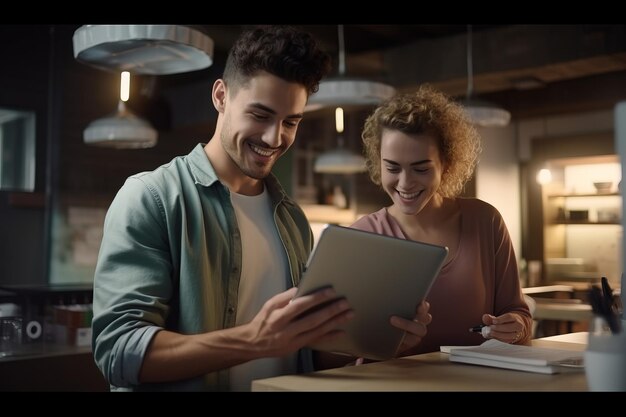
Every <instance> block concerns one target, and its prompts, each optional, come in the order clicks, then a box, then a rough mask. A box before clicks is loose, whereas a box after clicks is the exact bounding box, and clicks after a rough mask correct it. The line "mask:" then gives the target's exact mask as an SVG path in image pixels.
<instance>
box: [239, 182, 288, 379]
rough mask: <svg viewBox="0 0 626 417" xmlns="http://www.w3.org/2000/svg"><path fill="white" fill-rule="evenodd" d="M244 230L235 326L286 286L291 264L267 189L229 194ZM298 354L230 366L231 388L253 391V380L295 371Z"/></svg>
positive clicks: (242, 322) (254, 313) (248, 317)
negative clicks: (251, 388) (289, 263)
mask: <svg viewBox="0 0 626 417" xmlns="http://www.w3.org/2000/svg"><path fill="white" fill-rule="evenodd" d="M230 196H231V197H230V198H231V201H232V203H233V207H234V208H235V214H236V215H237V223H238V224H239V231H240V233H241V246H242V263H243V264H242V266H241V279H240V281H239V294H238V302H237V318H236V325H241V324H245V323H248V322H250V321H252V319H253V318H254V316H256V314H257V313H258V312H259V311H260V310H261V307H263V304H265V302H266V301H267V300H269V299H270V298H272V297H273V296H275V295H276V294H278V293H280V292H283V291H285V290H286V289H287V280H288V279H289V278H288V277H289V266H288V264H287V255H286V253H285V248H284V247H283V244H282V242H281V240H280V236H279V235H278V230H277V229H276V224H275V222H274V213H273V211H272V206H271V201H270V198H269V194H268V193H267V189H264V190H263V192H262V193H261V194H259V195H256V196H246V195H242V194H236V193H233V192H231V194H230ZM296 361H297V354H296V353H294V354H291V355H288V356H285V357H280V358H262V359H256V360H253V361H249V362H246V363H242V364H240V365H236V366H233V367H232V368H231V369H230V388H231V390H232V391H250V385H251V381H252V380H254V379H260V378H271V377H274V376H278V375H286V374H293V373H295V372H296V370H297V363H296Z"/></svg>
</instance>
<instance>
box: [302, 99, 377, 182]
mask: <svg viewBox="0 0 626 417" xmlns="http://www.w3.org/2000/svg"><path fill="white" fill-rule="evenodd" d="M335 128H336V130H337V134H338V135H339V136H338V139H337V142H338V147H337V148H336V149H333V150H331V151H327V152H324V153H323V154H321V155H320V156H318V157H317V159H316V160H315V165H314V167H313V170H314V171H315V172H320V173H323V174H356V173H359V172H365V170H366V167H365V158H363V157H362V156H361V155H358V154H356V153H354V152H350V150H348V149H345V148H344V138H343V135H342V133H343V109H342V108H341V107H337V108H336V109H335Z"/></svg>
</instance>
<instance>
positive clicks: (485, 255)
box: [351, 198, 532, 354]
mask: <svg viewBox="0 0 626 417" xmlns="http://www.w3.org/2000/svg"><path fill="white" fill-rule="evenodd" d="M457 201H458V203H459V207H460V210H461V237H460V240H459V245H458V249H457V252H456V255H455V256H454V258H453V259H450V260H448V261H447V262H446V264H445V265H444V266H443V268H442V269H441V272H440V274H439V276H438V277H437V279H436V281H435V283H434V284H433V286H432V288H431V290H430V293H429V294H428V296H427V297H426V300H428V302H429V303H430V314H431V315H432V317H433V320H432V322H431V324H430V325H429V326H428V334H427V335H426V336H425V337H424V339H422V342H421V343H420V345H419V346H417V348H416V349H415V350H414V351H411V353H413V354H417V353H424V352H432V351H435V350H439V346H442V345H477V344H480V343H482V342H483V341H484V339H483V337H482V336H481V335H480V333H470V332H469V331H468V329H469V328H470V327H473V326H476V325H478V324H482V315H483V314H484V313H489V314H492V315H494V316H499V315H501V314H504V313H508V312H517V313H519V314H520V315H521V316H522V317H523V318H524V319H525V322H526V323H525V325H526V326H525V331H524V334H523V336H522V337H521V338H520V341H519V342H518V343H525V342H527V341H528V340H529V339H530V336H531V334H530V329H531V323H532V319H531V315H530V312H529V310H528V306H527V305H526V302H525V301H524V298H523V296H522V292H521V288H520V284H519V276H518V270H517V261H516V259H515V253H514V250H513V245H512V244H511V238H510V236H509V232H508V230H507V228H506V225H505V224H504V220H503V219H502V216H501V215H500V213H499V212H498V210H496V208H495V207H493V206H492V205H490V204H488V203H486V202H484V201H481V200H478V199H469V198H458V199H457ZM351 227H353V228H355V229H360V230H365V231H369V232H375V233H380V234H384V235H387V236H393V237H397V238H400V239H407V237H406V235H405V234H404V232H403V231H402V229H401V228H400V225H399V224H398V222H397V221H396V220H395V219H394V218H393V217H392V216H390V215H389V214H388V212H387V209H386V208H382V209H380V210H379V211H377V212H375V213H371V214H369V215H367V216H364V217H362V218H360V219H359V220H357V221H356V222H355V223H354V224H353V225H352V226H351Z"/></svg>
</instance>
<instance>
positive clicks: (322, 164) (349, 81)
mask: <svg viewBox="0 0 626 417" xmlns="http://www.w3.org/2000/svg"><path fill="white" fill-rule="evenodd" d="M337 35H338V40H339V77H338V78H334V79H329V80H325V81H322V82H321V83H320V86H319V90H318V91H317V93H315V94H313V95H312V96H311V97H310V98H309V102H308V104H307V107H306V108H305V109H304V110H305V111H311V110H316V109H319V108H322V107H328V106H342V105H370V106H373V105H376V104H378V103H380V102H381V101H383V100H386V99H388V98H390V97H392V96H393V95H394V94H395V92H396V90H395V88H393V87H392V86H390V85H387V84H383V83H380V82H375V81H369V80H363V79H359V78H346V77H345V74H346V53H345V42H344V33H343V25H339V26H338V29H337ZM335 127H336V130H337V134H338V138H337V145H338V146H337V148H336V149H333V150H330V151H327V152H324V153H323V154H321V155H320V156H319V157H317V159H316V160H315V165H314V167H313V170H314V171H315V172H320V173H324V174H355V173H359V172H365V171H366V167H365V158H363V156H361V155H359V154H356V153H354V152H351V151H350V150H349V149H347V148H345V147H344V136H343V128H344V126H343V108H341V107H337V108H336V109H335Z"/></svg>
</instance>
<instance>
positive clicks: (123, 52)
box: [72, 25, 213, 149]
mask: <svg viewBox="0 0 626 417" xmlns="http://www.w3.org/2000/svg"><path fill="white" fill-rule="evenodd" d="M72 43H73V46H74V57H75V58H76V59H77V60H78V61H80V62H83V63H85V64H89V65H92V66H94V67H96V68H99V69H104V70H111V71H124V72H123V73H122V94H121V99H120V102H119V104H118V107H117V112H116V113H115V114H113V115H112V116H110V117H106V118H102V119H98V120H96V121H94V122H92V123H90V124H89V126H87V128H86V129H85V131H84V132H83V140H84V141H85V143H87V144H89V145H97V146H105V147H113V148H118V149H125V148H150V147H153V146H154V145H156V143H157V135H158V134H157V131H156V130H155V129H154V128H153V127H152V126H150V124H149V123H148V122H146V121H145V120H143V119H140V118H139V117H137V116H135V115H134V114H133V113H132V112H131V111H130V110H128V109H127V108H126V105H125V104H124V102H125V101H126V100H128V91H129V83H130V73H129V72H126V71H133V72H134V73H136V74H147V75H165V74H177V73H182V72H189V71H196V70H200V69H204V68H207V67H209V66H211V64H213V40H212V39H211V38H210V37H209V36H208V35H206V34H204V33H202V32H201V31H199V30H196V29H193V28H191V27H188V26H180V25H83V26H81V27H80V28H78V29H77V30H76V31H75V32H74V36H73V37H72ZM125 88H126V97H125V98H124V89H125Z"/></svg>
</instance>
